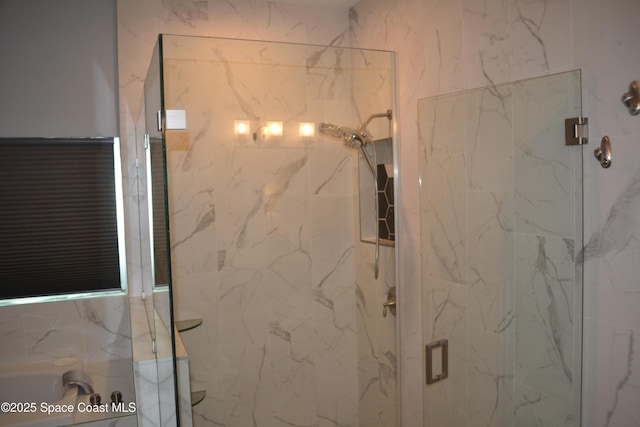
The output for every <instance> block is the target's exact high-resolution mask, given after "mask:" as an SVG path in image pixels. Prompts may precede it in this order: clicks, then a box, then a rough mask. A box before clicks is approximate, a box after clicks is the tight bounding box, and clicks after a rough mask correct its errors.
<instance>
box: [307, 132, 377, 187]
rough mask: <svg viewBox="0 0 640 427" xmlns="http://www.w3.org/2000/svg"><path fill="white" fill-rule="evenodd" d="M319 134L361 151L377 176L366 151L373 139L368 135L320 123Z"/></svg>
mask: <svg viewBox="0 0 640 427" xmlns="http://www.w3.org/2000/svg"><path fill="white" fill-rule="evenodd" d="M318 132H320V133H321V134H323V135H326V136H330V137H332V138H336V139H341V140H342V143H343V144H344V145H345V146H346V147H348V148H352V149H354V150H360V153H362V157H364V160H365V161H366V162H367V166H368V167H369V170H370V171H371V174H372V175H373V176H374V177H375V176H376V170H375V168H374V167H373V161H372V160H371V157H369V154H368V153H367V152H366V150H365V149H364V147H365V146H366V145H368V144H370V143H371V138H370V136H369V135H368V134H366V133H365V134H361V133H359V132H358V131H356V130H353V129H349V128H346V127H340V126H336V125H334V124H331V123H320V127H319V128H318Z"/></svg>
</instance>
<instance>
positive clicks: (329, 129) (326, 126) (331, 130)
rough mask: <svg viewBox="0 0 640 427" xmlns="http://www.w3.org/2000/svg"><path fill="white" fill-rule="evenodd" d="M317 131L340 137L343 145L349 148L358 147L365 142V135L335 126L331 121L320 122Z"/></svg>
mask: <svg viewBox="0 0 640 427" xmlns="http://www.w3.org/2000/svg"><path fill="white" fill-rule="evenodd" d="M318 132H320V133H321V134H322V135H326V136H330V137H332V138H336V139H341V140H342V142H343V143H344V145H346V146H347V147H349V148H353V149H358V148H360V147H362V146H363V145H365V144H366V143H367V141H366V139H364V138H366V136H365V135H360V134H358V132H356V131H355V130H353V129H349V128H345V127H340V126H336V125H334V124H331V123H320V126H319V127H318Z"/></svg>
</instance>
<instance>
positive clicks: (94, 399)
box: [89, 393, 102, 406]
mask: <svg viewBox="0 0 640 427" xmlns="http://www.w3.org/2000/svg"><path fill="white" fill-rule="evenodd" d="M89 403H91V404H92V405H98V406H99V405H101V404H102V397H101V396H100V395H99V394H98V393H92V394H91V396H89Z"/></svg>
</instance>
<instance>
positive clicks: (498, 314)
mask: <svg viewBox="0 0 640 427" xmlns="http://www.w3.org/2000/svg"><path fill="white" fill-rule="evenodd" d="M468 197H469V207H468V209H469V212H470V213H472V214H470V215H469V217H468V219H467V227H468V231H467V233H468V236H469V248H468V259H469V273H468V274H469V275H468V277H469V282H468V283H469V286H470V289H469V313H468V315H469V323H470V324H472V325H474V326H475V327H477V328H482V329H484V330H486V331H491V332H494V333H496V334H505V335H507V336H510V337H513V334H514V319H515V301H514V298H515V292H514V267H513V264H512V263H509V262H505V260H510V259H512V258H513V254H514V230H513V226H514V210H513V209H514V208H513V193H483V192H474V193H469V195H468ZM487 248H491V250H487Z"/></svg>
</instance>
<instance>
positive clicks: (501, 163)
mask: <svg viewBox="0 0 640 427" xmlns="http://www.w3.org/2000/svg"><path fill="white" fill-rule="evenodd" d="M579 84H580V73H579V72H570V73H562V74H556V75H552V76H549V77H544V78H538V79H530V80H524V81H520V82H517V83H514V84H503V85H495V86H492V87H489V88H485V89H480V90H473V91H466V92H462V93H459V94H454V95H450V96H443V97H434V98H428V99H425V100H421V101H420V102H419V104H418V115H419V117H420V133H421V135H422V144H423V146H422V147H421V150H420V151H421V153H423V158H422V159H421V168H422V170H423V171H424V173H423V175H424V176H426V181H427V182H426V185H424V186H423V187H422V189H423V192H422V194H421V203H422V212H423V214H422V219H421V226H422V228H423V235H424V236H425V238H424V241H423V246H422V250H423V252H425V253H428V256H427V257H426V259H427V260H430V263H429V262H427V263H425V264H423V283H424V286H423V288H424V289H425V292H424V304H425V309H424V311H425V314H424V316H425V318H424V325H425V326H426V330H425V341H426V342H432V341H436V340H440V339H445V338H446V339H448V340H449V346H450V347H449V349H450V350H449V351H450V353H449V354H450V357H451V369H450V371H451V372H450V375H449V378H448V379H447V380H446V381H445V382H444V383H442V384H440V383H436V384H433V385H431V386H429V387H427V389H426V391H425V393H426V400H425V406H428V407H430V408H437V410H435V409H434V412H433V415H432V417H431V422H433V423H436V424H437V425H443V426H444V425H451V426H458V425H500V426H501V425H511V424H512V423H513V422H514V421H515V422H516V425H529V424H531V425H535V423H536V420H538V421H542V422H544V424H545V425H567V426H572V425H579V424H578V423H579V421H578V417H577V415H578V414H579V410H580V406H579V404H576V403H575V400H574V395H575V394H576V393H577V392H579V390H580V387H581V383H580V365H579V360H580V357H581V352H580V348H581V327H580V326H581V324H580V323H576V322H575V319H576V318H579V316H580V315H581V302H582V301H581V293H579V292H576V287H577V286H576V284H578V285H581V284H580V282H579V281H578V282H577V281H576V271H577V268H576V262H575V260H576V253H575V247H580V246H581V242H582V210H579V211H578V212H576V210H575V204H576V200H578V201H581V198H582V167H581V166H582V163H581V151H580V150H572V148H575V147H567V146H565V145H564V119H561V120H557V119H556V117H565V116H566V117H574V116H577V115H579V112H580V98H579V93H580V90H579V88H580V86H579ZM576 94H577V95H578V96H577V97H576ZM447 382H450V384H447ZM489 385H490V386H489ZM441 391H442V392H441ZM464 396H466V398H464ZM532 396H536V397H535V398H534V397H532ZM578 396H579V394H578ZM534 402H537V403H536V404H533V403H534ZM578 403H579V401H578ZM436 412H437V414H436Z"/></svg>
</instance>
